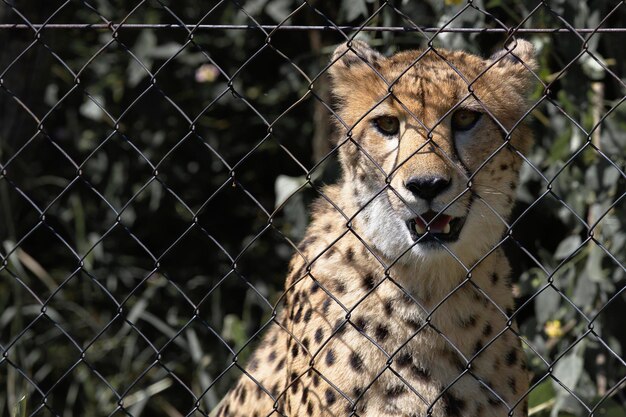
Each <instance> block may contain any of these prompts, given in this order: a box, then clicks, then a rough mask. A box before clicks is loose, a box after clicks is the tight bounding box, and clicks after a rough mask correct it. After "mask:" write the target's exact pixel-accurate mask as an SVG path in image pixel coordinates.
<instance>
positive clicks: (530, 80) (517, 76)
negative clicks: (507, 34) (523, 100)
mask: <svg viewBox="0 0 626 417" xmlns="http://www.w3.org/2000/svg"><path fill="white" fill-rule="evenodd" d="M489 62H490V63H491V64H493V63H495V64H494V66H493V68H494V70H495V71H500V72H503V74H502V75H504V76H505V77H506V78H505V79H506V80H510V81H511V82H512V83H514V84H515V86H516V87H517V88H520V89H521V90H522V91H524V92H525V93H528V92H529V90H531V89H532V88H533V86H534V85H535V81H536V79H537V78H536V76H535V75H534V74H533V72H534V71H535V70H537V58H536V56H535V48H534V47H533V44H532V43H530V42H528V41H526V40H523V39H515V40H513V42H511V43H509V44H508V45H507V46H506V47H505V48H504V49H502V50H500V51H498V52H496V53H495V54H493V55H492V56H491V57H490V58H489Z"/></svg>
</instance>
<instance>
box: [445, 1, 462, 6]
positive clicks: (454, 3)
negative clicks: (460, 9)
mask: <svg viewBox="0 0 626 417" xmlns="http://www.w3.org/2000/svg"><path fill="white" fill-rule="evenodd" d="M464 1H465V0H444V3H445V4H446V6H458V5H459V4H461V3H463V2H464Z"/></svg>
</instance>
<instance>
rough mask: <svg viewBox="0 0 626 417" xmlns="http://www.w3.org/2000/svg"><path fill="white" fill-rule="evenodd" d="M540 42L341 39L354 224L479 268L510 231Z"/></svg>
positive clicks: (335, 63)
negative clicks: (384, 44) (391, 45)
mask: <svg viewBox="0 0 626 417" xmlns="http://www.w3.org/2000/svg"><path fill="white" fill-rule="evenodd" d="M535 67H536V62H535V58H534V51H533V47H532V46H531V44H530V43H529V42H526V41H523V40H517V41H516V42H514V43H513V44H511V45H509V47H508V48H507V49H504V50H503V51H501V52H499V53H497V54H495V55H494V56H492V57H491V58H489V59H484V58H480V57H478V56H475V55H472V54H469V53H466V52H462V51H448V50H441V49H435V48H429V49H427V50H425V51H405V52H400V53H397V54H395V55H393V56H391V57H386V56H383V55H381V54H380V53H378V52H377V51H375V50H373V49H371V48H370V47H369V46H368V45H367V44H365V43H364V42H361V41H357V40H353V41H351V42H349V43H348V44H346V45H342V46H339V47H338V48H337V49H336V50H335V52H334V55H333V58H332V61H331V66H330V68H329V73H330V76H331V80H332V92H333V95H334V97H335V98H336V101H337V116H338V126H339V130H340V131H341V137H340V139H339V144H340V147H339V155H340V161H341V164H342V167H343V175H344V178H343V180H344V181H343V184H344V193H350V194H349V199H350V200H351V201H353V202H354V203H355V204H354V207H353V208H354V212H353V213H352V214H354V213H356V215H355V221H354V224H355V226H356V231H357V232H358V233H361V234H363V236H362V237H363V238H364V239H365V240H366V241H367V243H368V244H370V245H371V246H373V247H374V248H376V249H377V250H378V251H380V252H381V254H382V255H384V256H385V257H386V258H387V259H389V260H391V261H392V262H395V261H396V260H400V262H402V263H408V262H412V261H415V260H421V261H424V260H425V259H427V258H425V256H426V255H428V258H430V259H432V258H437V257H440V256H444V257H450V256H452V258H448V259H450V260H452V259H453V258H456V259H457V260H459V261H461V262H463V263H465V265H466V266H470V265H471V262H474V261H475V260H477V259H479V258H480V257H482V256H483V255H485V254H486V253H487V252H488V251H489V250H491V249H492V248H493V247H495V246H496V245H497V243H498V242H499V241H500V239H501V238H502V235H503V233H504V232H505V230H506V228H507V221H508V216H509V214H510V212H511V208H512V203H513V196H514V192H515V186H516V183H517V177H518V171H519V168H520V165H521V161H522V158H521V155H523V154H524V153H525V152H526V151H527V150H528V148H529V147H530V145H531V142H532V135H531V133H530V131H529V129H528V127H527V126H526V125H525V123H524V118H525V116H526V115H527V113H528V112H529V109H530V106H529V104H528V100H527V96H528V94H529V93H530V91H531V90H532V89H533V87H534V85H535V83H534V82H533V80H535V79H536V78H535V76H534V75H533V72H532V70H533V69H535Z"/></svg>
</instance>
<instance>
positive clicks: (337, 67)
mask: <svg viewBox="0 0 626 417" xmlns="http://www.w3.org/2000/svg"><path fill="white" fill-rule="evenodd" d="M385 59H387V58H385V56H384V55H382V54H381V53H380V52H378V51H375V50H374V49H372V48H371V47H370V46H369V45H368V44H367V43H365V42H363V41H360V40H356V39H353V40H351V41H349V42H347V43H344V44H341V45H339V46H338V47H337V48H336V49H335V52H333V56H332V58H331V60H330V63H331V64H330V67H329V69H328V72H329V74H330V76H331V78H332V79H333V81H335V82H336V81H338V80H340V79H341V78H342V76H344V75H346V74H347V73H349V72H351V70H353V69H356V68H368V67H369V68H374V69H376V70H378V69H379V68H380V62H381V61H383V60H385ZM370 71H373V70H371V69H370Z"/></svg>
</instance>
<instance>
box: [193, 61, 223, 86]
mask: <svg viewBox="0 0 626 417" xmlns="http://www.w3.org/2000/svg"><path fill="white" fill-rule="evenodd" d="M219 75H220V72H219V70H218V69H217V67H216V66H215V65H212V64H204V65H202V66H201V67H200V68H198V69H197V70H196V82H199V83H212V82H213V81H215V80H216V79H217V77H218V76H219Z"/></svg>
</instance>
